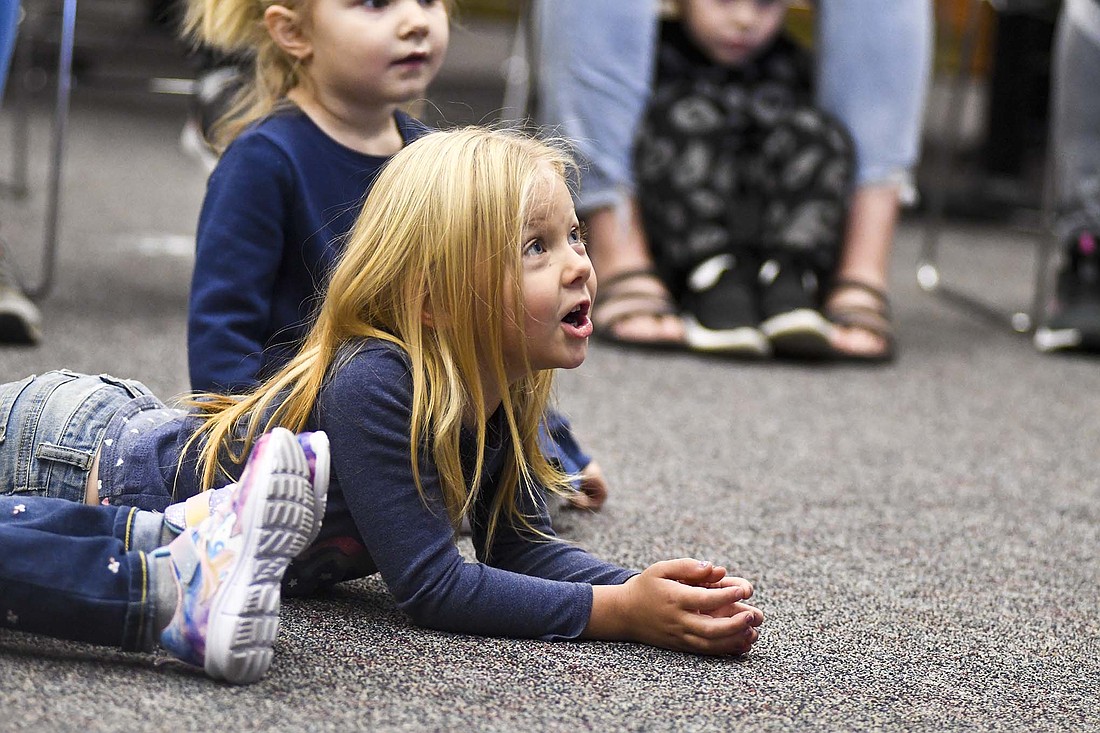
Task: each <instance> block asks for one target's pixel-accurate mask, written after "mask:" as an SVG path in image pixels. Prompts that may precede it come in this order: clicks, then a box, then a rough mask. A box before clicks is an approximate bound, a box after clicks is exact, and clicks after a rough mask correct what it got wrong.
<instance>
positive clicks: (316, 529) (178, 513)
mask: <svg viewBox="0 0 1100 733" xmlns="http://www.w3.org/2000/svg"><path fill="white" fill-rule="evenodd" d="M297 438H298V445H300V446H301V447H302V451H303V452H304V453H305V455H306V460H307V461H308V463H309V482H310V484H311V486H312V488H313V527H311V528H310V531H309V542H308V543H307V546H308V545H311V544H313V541H314V540H315V539H317V535H318V534H319V533H320V532H321V522H322V521H323V520H324V518H325V505H326V502H327V499H328V476H329V470H330V468H329V467H330V465H331V460H332V459H331V457H330V455H329V448H328V436H327V435H326V434H325V433H324V431H321V430H318V431H317V432H314V433H298V435H297ZM236 488H237V484H229V485H228V486H224V487H222V488H220V489H210V490H209V491H204V492H202V493H201V494H195V495H194V496H192V497H191V498H189V499H187V501H182V502H179V503H177V504H172V505H171V506H169V507H168V508H167V509H165V510H164V523H165V524H166V525H168V527H169V528H170V529H171V530H172V533H173V534H175V535H178V534H180V533H182V532H183V530H185V529H186V528H188V527H197V526H199V524H200V523H202V521H203V520H204V519H206V518H207V517H209V516H210V515H211V514H213V513H214V511H215V510H216V509H217V508H218V506H219V505H220V504H221V503H222V502H223V501H225V500H226V499H227V498H229V497H230V496H232V495H233V491H234V490H235V489H236Z"/></svg>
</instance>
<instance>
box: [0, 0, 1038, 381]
mask: <svg viewBox="0 0 1100 733" xmlns="http://www.w3.org/2000/svg"><path fill="white" fill-rule="evenodd" d="M4 1H7V2H14V1H15V0H4ZM995 5H999V9H998V7H995ZM23 6H24V18H23V22H22V25H21V30H20V39H19V45H18V47H17V50H16V54H15V59H14V62H13V68H12V72H11V78H10V80H9V84H8V88H7V92H6V95H5V98H4V101H3V106H2V107H0V239H3V241H5V242H7V244H8V251H9V253H10V255H9V256H10V259H12V260H13V261H14V264H15V266H16V269H17V273H18V274H19V275H20V279H21V280H22V282H23V283H24V285H25V286H26V288H27V289H28V290H30V291H31V292H32V294H34V295H36V296H37V297H38V299H39V300H40V301H42V305H43V308H44V309H45V310H46V311H47V312H46V314H45V315H46V321H47V333H46V336H45V340H46V341H47V342H49V341H51V340H52V339H53V337H51V335H50V332H53V333H54V334H57V332H58V331H59V330H61V331H64V329H65V328H67V327H69V326H66V325H65V324H69V323H72V322H73V319H72V318H71V317H70V316H69V315H68V314H71V313H73V312H74V311H75V312H78V313H79V312H81V311H85V312H86V308H82V305H85V304H88V303H89V302H90V301H94V300H95V299H96V298H97V297H100V295H99V294H97V292H86V291H84V290H83V289H82V284H84V283H87V282H92V279H90V278H89V277H88V276H89V275H90V274H91V273H92V272H94V271H95V269H96V268H97V267H103V268H105V269H106V270H107V271H113V272H116V273H117V272H122V274H123V275H124V277H123V278H122V279H125V280H126V281H127V282H128V283H129V285H128V287H129V288H132V289H133V288H136V289H137V291H138V294H137V295H136V301H135V302H138V303H143V304H145V305H146V306H148V307H150V308H153V306H155V304H156V303H158V302H160V303H162V304H163V312H164V315H165V316H166V317H170V318H171V320H170V321H169V322H166V323H165V324H162V325H163V327H164V328H168V329H178V328H181V326H180V324H179V323H178V318H177V316H178V315H179V314H178V312H177V311H178V309H180V308H182V307H183V304H184V303H185V302H186V289H187V286H188V283H187V277H188V274H189V271H190V264H191V263H190V259H189V258H190V254H191V250H192V248H193V233H194V226H195V222H196V220H197V216H198V210H199V206H200V204H201V200H202V195H203V191H204V186H205V177H206V169H205V168H204V167H203V166H202V165H201V164H199V163H198V162H197V161H196V160H194V158H193V157H192V156H189V155H187V154H186V153H185V152H184V150H183V149H182V148H181V145H180V140H181V133H182V132H183V130H184V127H185V122H186V121H187V120H188V118H189V115H191V114H192V112H193V106H194V101H193V95H192V91H193V89H192V82H193V80H194V79H195V77H196V75H197V74H198V71H199V61H198V59H197V58H196V57H195V56H194V54H192V53H190V49H189V47H188V45H187V44H186V43H184V42H183V41H181V40H179V38H178V37H177V31H176V28H177V25H178V18H177V9H176V7H175V3H174V2H173V0H79V2H77V0H25V1H24V2H23ZM458 7H459V10H458V13H457V15H456V19H455V22H454V27H453V33H452V42H451V49H450V51H449V53H448V57H447V60H446V62H445V64H444V67H443V69H442V71H441V73H440V75H439V77H438V78H437V80H436V82H435V83H434V85H433V87H432V88H431V90H430V92H429V98H428V99H427V100H425V101H424V102H423V103H422V104H421V105H420V106H419V107H418V109H417V110H416V112H417V113H418V114H419V115H420V116H421V117H422V118H423V119H425V121H427V122H428V123H430V124H433V125H442V126H447V125H457V124H465V123H489V122H493V121H496V120H498V119H499V118H500V116H501V114H502V110H503V108H504V99H505V87H506V82H507V80H508V78H509V74H522V73H523V69H522V56H521V55H520V54H518V53H517V51H516V48H515V46H516V40H517V38H519V36H520V32H519V31H520V26H519V25H518V21H519V16H520V11H521V2H520V0H458ZM1058 7H1059V3H1058V2H1057V0H1015V2H1013V3H1012V5H1011V7H1010V9H1005V8H1004V6H1003V3H1000V4H998V3H992V2H976V1H974V0H935V10H936V16H937V31H938V32H937V54H936V64H935V82H934V84H933V88H932V93H931V94H930V96H929V101H928V106H927V111H926V125H925V132H926V134H925V145H924V156H923V161H922V164H921V167H920V169H919V170H918V176H917V178H918V184H919V186H918V187H919V192H920V196H919V198H918V200H917V201H916V202H915V203H914V204H913V206H911V207H910V209H909V210H908V211H907V214H906V216H907V220H908V222H909V225H910V226H911V227H920V226H921V225H922V224H921V223H922V222H923V221H924V217H925V214H926V213H927V207H928V203H927V202H928V200H929V197H928V193H929V192H931V191H936V192H938V193H940V194H942V195H943V201H942V204H943V206H942V208H943V211H944V212H945V214H946V216H947V220H948V221H950V222H952V223H954V224H957V225H961V226H964V227H966V226H972V225H977V226H979V227H982V226H986V225H991V226H995V227H996V230H995V231H993V230H987V229H984V230H981V231H980V233H979V234H978V235H976V236H971V237H969V239H968V240H967V243H966V247H965V248H960V247H954V248H953V249H954V250H957V251H958V253H957V254H955V253H949V254H946V255H945V257H947V258H949V259H950V258H954V259H957V260H958V262H959V265H958V266H955V267H954V271H955V272H957V273H961V275H962V277H963V278H966V277H969V275H970V271H971V269H972V268H971V265H970V264H968V263H970V262H972V261H973V260H972V258H973V256H974V255H973V254H972V252H971V250H973V249H974V248H975V247H979V248H980V247H982V246H985V245H984V242H986V241H990V242H993V243H994V246H999V244H998V243H1007V244H1006V246H1009V247H1016V248H1017V250H1016V252H1015V253H1007V255H1006V261H1007V262H1012V263H1015V264H1016V265H1018V266H1019V267H1018V270H1019V272H1018V273H1014V274H1013V276H1014V277H1016V278H1017V279H1018V280H1019V286H1018V287H1016V286H1015V285H1010V286H1009V287H1010V289H1009V291H1008V295H1007V296H1005V298H1004V300H1005V301H1006V302H1005V304H1004V305H1005V306H1006V307H1007V308H1008V309H1012V308H1016V307H1018V306H1020V305H1021V304H1023V303H1026V302H1027V301H1028V299H1029V297H1030V292H1031V287H1030V285H1031V279H1032V276H1031V273H1030V270H1029V266H1030V265H1029V263H1030V261H1031V248H1032V247H1033V244H1034V237H1035V236H1037V235H1038V233H1039V232H1040V226H1039V225H1040V201H1041V192H1042V178H1043V176H1042V170H1043V160H1044V148H1045V136H1046V117H1047V103H1048V89H1049V76H1050V50H1051V39H1052V34H1053V28H1054V18H1055V15H1056V13H1057V10H1058ZM66 9H68V10H69V11H72V10H73V9H75V24H74V28H75V42H74V43H73V44H72V59H71V68H72V86H71V94H70V95H65V98H66V99H68V100H69V106H70V109H71V111H70V116H69V117H68V119H67V123H66V124H65V126H64V128H63V129H62V130H61V131H60V132H61V133H62V134H60V135H58V134H55V133H57V132H58V123H59V121H64V118H63V117H61V116H59V114H58V111H57V110H58V104H57V101H58V98H59V97H58V80H59V74H58V69H59V57H61V56H63V53H62V52H63V51H64V50H65V49H66V48H67V44H66V43H65V42H64V41H65V38H64V31H65V28H66V24H65V16H64V12H65V11H66ZM812 21H813V19H812V10H811V9H809V4H808V3H798V4H796V8H795V9H794V11H793V12H792V13H791V14H790V24H791V26H792V30H793V31H794V32H795V34H796V35H798V36H800V37H802V38H803V39H804V40H805V41H807V42H808V43H812V42H813V22H812ZM60 61H61V62H62V63H61V67H62V68H63V67H64V66H65V63H64V62H65V61H67V59H64V58H60ZM506 114H507V112H506ZM58 151H60V155H57V152H58ZM55 161H56V162H57V164H58V165H57V168H56V169H55V168H54V167H51V166H52V164H53V163H54V162H55ZM55 179H56V180H55ZM54 189H56V190H54ZM1021 253H1022V254H1021ZM93 254H94V259H95V262H90V261H89V255H93ZM898 256H899V257H908V258H910V260H909V261H908V262H907V263H906V267H907V268H911V267H912V262H911V259H912V257H911V255H909V254H907V253H906V252H905V245H904V244H903V245H902V246H901V247H900V248H899V254H898ZM948 266H950V265H948ZM104 274H105V275H107V274H109V272H105V273H104ZM54 275H56V278H54ZM119 279H120V278H118V277H115V278H114V281H117V280H119ZM1002 279H1003V278H1002ZM109 281H110V280H109ZM977 284H978V286H979V289H980V290H981V291H983V292H992V291H991V289H990V288H988V287H985V286H984V285H983V284H982V283H981V281H980V280H979V281H978V282H977ZM1013 288H1014V289H1013ZM93 290H96V289H95V288H93ZM146 296H147V297H146ZM69 297H72V298H73V300H72V302H70V303H65V301H64V299H66V298H69ZM103 297H105V296H103ZM994 297H996V296H994ZM114 300H118V298H115V299H114ZM1009 301H1011V302H1009ZM112 302H113V301H112V299H106V300H105V302H104V303H103V307H104V308H106V309H107V311H106V313H105V314H101V315H111V316H112V317H111V318H110V319H108V320H109V321H110V322H103V321H96V328H97V329H99V328H102V329H111V328H115V327H117V326H115V325H114V324H117V323H118V322H119V320H121V321H122V322H124V323H125V322H126V319H127V317H129V316H132V311H133V308H132V307H131V306H130V305H117V306H112ZM124 302H127V303H128V302H130V301H129V299H124ZM50 310H56V312H58V313H59V314H62V315H61V316H60V317H55V318H51V317H50V314H49V311H50ZM115 311H121V312H120V313H116V312H115ZM155 312H156V311H155V308H154V309H153V310H151V311H150V313H155ZM147 315H149V314H147ZM131 325H132V327H133V328H138V329H144V328H145V322H135V323H133V324H131ZM170 333H173V334H174V332H171V331H170ZM178 335H179V337H180V338H179V341H178V342H177V343H179V344H181V345H182V344H183V338H182V332H181V333H179V334H178ZM25 354H26V350H23V351H20V350H11V349H7V350H4V351H2V352H0V367H7V366H9V364H10V366H11V367H12V369H13V372H12V373H18V371H19V370H18V369H17V367H20V366H21V367H23V368H24V369H25V368H27V367H36V364H35V363H34V362H35V361H37V360H33V359H26V358H24V356H25ZM176 356H178V355H176ZM177 361H182V359H179V358H177V359H175V360H173V361H172V362H171V364H169V365H168V366H167V367H166V366H165V364H164V362H163V361H160V362H159V365H160V367H161V368H162V369H163V368H169V369H176V367H175V366H174V365H175V362H177ZM143 373H147V372H145V371H143ZM4 374H7V370H6V369H5V371H4ZM4 374H0V376H4ZM169 385H170V391H172V390H174V389H176V388H180V389H182V387H183V386H185V385H184V384H183V383H182V380H180V383H179V384H177V383H176V380H170V381H169Z"/></svg>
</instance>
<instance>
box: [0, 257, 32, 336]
mask: <svg viewBox="0 0 1100 733" xmlns="http://www.w3.org/2000/svg"><path fill="white" fill-rule="evenodd" d="M41 338H42V315H41V314H40V313H39V312H38V307H37V306H36V305H35V304H34V303H32V302H31V301H30V300H28V299H27V296H25V295H23V290H22V289H21V288H20V287H19V281H17V280H16V279H15V273H14V272H12V269H11V264H10V263H9V262H8V260H7V257H6V256H5V255H4V245H3V243H2V242H0V343H4V344H36V343H38V341H39V339H41Z"/></svg>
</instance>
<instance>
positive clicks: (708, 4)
mask: <svg viewBox="0 0 1100 733" xmlns="http://www.w3.org/2000/svg"><path fill="white" fill-rule="evenodd" d="M680 7H681V10H682V12H683V17H684V27H685V28H686V29H687V32H688V34H689V35H690V36H691V37H692V39H693V40H694V41H695V43H696V44H698V45H699V47H700V48H701V49H702V50H703V52H704V53H705V54H706V55H707V57H708V58H710V60H711V61H713V62H714V63H716V64H721V65H722V66H738V65H740V64H743V63H745V62H746V61H749V60H751V59H752V58H753V57H754V56H755V55H756V54H757V53H759V52H760V51H762V50H763V49H764V48H765V47H766V46H767V45H768V43H769V42H770V41H771V40H772V39H773V38H775V35H776V34H777V33H778V32H779V30H780V28H781V27H782V26H783V18H784V17H785V16H786V14H787V3H786V0H681V3H680Z"/></svg>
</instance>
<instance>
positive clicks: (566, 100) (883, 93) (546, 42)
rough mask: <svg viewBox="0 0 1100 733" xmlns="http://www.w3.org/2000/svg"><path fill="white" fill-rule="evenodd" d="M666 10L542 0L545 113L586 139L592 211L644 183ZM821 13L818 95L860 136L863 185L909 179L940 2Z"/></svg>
mask: <svg viewBox="0 0 1100 733" xmlns="http://www.w3.org/2000/svg"><path fill="white" fill-rule="evenodd" d="M657 10H658V8H657V3H656V2H655V0H536V3H535V22H536V28H537V37H538V41H537V46H538V53H537V56H538V58H537V61H536V63H538V80H539V84H538V121H539V123H540V124H543V125H548V126H550V127H551V128H556V130H557V132H558V133H559V134H561V135H563V136H564V137H567V138H569V139H570V140H572V141H573V142H574V143H575V144H576V146H577V152H578V154H579V156H580V158H581V163H582V166H583V175H582V186H581V190H580V193H579V196H578V198H577V210H578V211H579V212H580V213H581V214H584V213H587V212H589V211H592V210H593V209H597V208H601V207H604V206H608V205H613V204H615V203H617V202H619V201H621V200H622V198H623V197H624V196H625V195H628V194H630V193H631V192H632V191H633V176H632V174H631V161H630V157H631V156H630V154H631V149H632V146H633V142H634V132H635V128H636V127H637V124H638V119H639V117H640V114H641V111H642V108H643V106H644V105H645V102H646V97H647V95H648V92H649V88H650V76H651V73H652V69H653V49H654V41H655V35H656V26H657ZM816 13H817V15H816V17H817V36H818V48H819V55H818V74H819V78H818V96H819V100H818V101H819V104H820V105H821V107H822V108H823V109H825V110H826V111H828V112H830V113H832V114H833V115H834V116H835V117H836V118H837V119H839V120H840V121H841V122H842V123H844V125H845V126H846V127H847V128H848V130H849V131H850V133H851V135H852V139H853V142H854V144H855V150H856V173H855V182H856V184H857V185H864V184H872V183H884V182H889V181H897V182H899V183H903V182H905V181H906V180H907V179H908V174H909V172H910V170H911V169H912V167H913V166H914V165H915V164H916V162H917V158H918V156H919V154H920V141H921V131H922V123H923V115H924V103H925V97H926V96H927V92H928V83H929V79H930V73H931V68H932V40H933V28H934V25H933V15H932V3H931V0H820V2H818V3H817V11H816Z"/></svg>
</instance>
